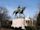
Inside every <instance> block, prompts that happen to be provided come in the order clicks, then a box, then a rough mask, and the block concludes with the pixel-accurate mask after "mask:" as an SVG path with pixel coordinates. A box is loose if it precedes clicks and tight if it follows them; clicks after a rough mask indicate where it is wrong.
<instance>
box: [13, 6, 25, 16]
mask: <svg viewBox="0 0 40 30" xmlns="http://www.w3.org/2000/svg"><path fill="white" fill-rule="evenodd" d="M24 10H25V7H22V8H21V7H20V6H18V9H17V10H15V11H14V12H13V14H14V13H15V16H16V15H17V14H18V13H19V14H23V11H24Z"/></svg>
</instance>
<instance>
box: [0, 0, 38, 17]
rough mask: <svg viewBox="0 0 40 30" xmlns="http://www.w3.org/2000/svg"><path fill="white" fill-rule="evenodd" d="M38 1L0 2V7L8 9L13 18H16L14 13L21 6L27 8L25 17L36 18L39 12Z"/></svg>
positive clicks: (15, 0)
mask: <svg viewBox="0 0 40 30" xmlns="http://www.w3.org/2000/svg"><path fill="white" fill-rule="evenodd" d="M37 4H38V0H0V6H3V7H6V8H7V9H8V11H9V12H8V13H9V15H10V16H11V17H14V15H13V11H14V10H15V9H16V8H17V7H18V6H19V5H20V6H25V7H26V9H25V11H24V14H25V17H32V18H33V17H34V16H35V14H36V13H37V12H38V7H37V6H38V5H37Z"/></svg>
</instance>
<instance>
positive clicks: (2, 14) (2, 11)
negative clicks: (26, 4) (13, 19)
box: [0, 7, 10, 20]
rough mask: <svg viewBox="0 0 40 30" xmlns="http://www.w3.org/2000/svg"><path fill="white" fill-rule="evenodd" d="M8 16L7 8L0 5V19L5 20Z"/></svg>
mask: <svg viewBox="0 0 40 30" xmlns="http://www.w3.org/2000/svg"><path fill="white" fill-rule="evenodd" d="M9 18H10V17H9V16H8V11H7V9H6V8H5V7H0V20H7V19H9Z"/></svg>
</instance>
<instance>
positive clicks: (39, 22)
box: [37, 12, 40, 26]
mask: <svg viewBox="0 0 40 30" xmlns="http://www.w3.org/2000/svg"><path fill="white" fill-rule="evenodd" d="M37 26H40V12H39V14H38V16H37Z"/></svg>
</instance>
